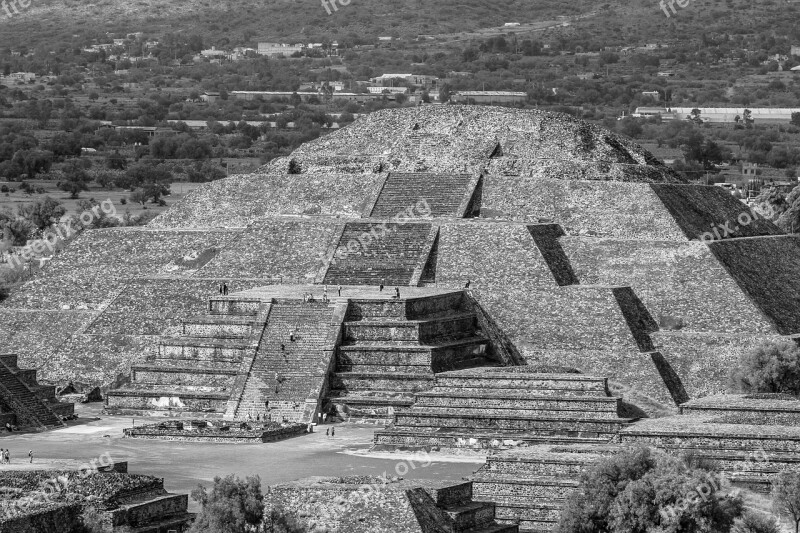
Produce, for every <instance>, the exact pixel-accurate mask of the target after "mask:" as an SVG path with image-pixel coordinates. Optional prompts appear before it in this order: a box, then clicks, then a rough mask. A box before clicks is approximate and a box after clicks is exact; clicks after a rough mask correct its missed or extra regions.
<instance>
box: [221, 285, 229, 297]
mask: <svg viewBox="0 0 800 533" xmlns="http://www.w3.org/2000/svg"><path fill="white" fill-rule="evenodd" d="M222 295H223V296H227V295H228V284H227V283H223V284H222Z"/></svg>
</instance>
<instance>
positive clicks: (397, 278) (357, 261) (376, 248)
mask: <svg viewBox="0 0 800 533" xmlns="http://www.w3.org/2000/svg"><path fill="white" fill-rule="evenodd" d="M412 205H413V204H412ZM383 226H384V225H382V224H380V223H366V222H349V223H347V224H345V227H344V231H343V232H342V236H341V237H340V238H339V242H338V244H337V246H336V251H335V252H334V254H333V260H332V261H331V264H330V265H329V266H328V270H327V272H326V273H325V277H324V279H323V283H325V284H327V285H380V284H384V285H387V286H409V285H412V284H414V283H412V280H413V278H414V274H415V273H416V272H418V271H421V269H422V267H423V266H424V265H425V262H426V261H427V259H428V254H429V252H430V245H429V243H428V241H429V235H430V233H431V229H432V228H431V224H424V223H411V222H409V223H404V224H399V223H387V224H385V228H386V231H385V232H384V230H383ZM367 236H369V237H367ZM359 239H361V240H359ZM360 242H363V244H359V243H360ZM353 243H355V244H353Z"/></svg>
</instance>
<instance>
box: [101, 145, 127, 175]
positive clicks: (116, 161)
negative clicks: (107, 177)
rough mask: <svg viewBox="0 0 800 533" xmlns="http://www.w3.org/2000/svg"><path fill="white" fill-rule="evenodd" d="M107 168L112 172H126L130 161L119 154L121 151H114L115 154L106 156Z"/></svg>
mask: <svg viewBox="0 0 800 533" xmlns="http://www.w3.org/2000/svg"><path fill="white" fill-rule="evenodd" d="M106 166H107V167H108V168H109V169H111V170H125V167H126V166H128V160H127V159H126V158H125V156H123V155H122V154H120V153H119V150H114V152H113V153H111V154H108V155H107V156H106Z"/></svg>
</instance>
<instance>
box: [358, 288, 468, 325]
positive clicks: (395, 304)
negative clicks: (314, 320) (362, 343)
mask: <svg viewBox="0 0 800 533" xmlns="http://www.w3.org/2000/svg"><path fill="white" fill-rule="evenodd" d="M385 290H386V291H387V297H388V296H390V295H391V294H392V292H391V288H387V289H385ZM401 296H402V293H401ZM468 310H469V305H468V303H467V299H466V297H465V295H464V292H463V291H455V292H448V293H444V294H435V295H430V296H424V297H412V298H401V299H399V300H397V299H393V298H387V299H374V298H372V299H370V298H354V299H351V300H350V306H349V307H348V309H347V320H348V321H355V320H364V319H369V318H394V319H396V320H419V319H422V318H433V317H435V316H446V315H449V314H453V313H457V312H464V311H468Z"/></svg>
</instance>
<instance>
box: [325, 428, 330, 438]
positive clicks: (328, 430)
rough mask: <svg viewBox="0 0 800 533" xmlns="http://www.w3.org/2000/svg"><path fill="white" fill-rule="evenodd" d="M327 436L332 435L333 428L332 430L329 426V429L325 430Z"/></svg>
mask: <svg viewBox="0 0 800 533" xmlns="http://www.w3.org/2000/svg"><path fill="white" fill-rule="evenodd" d="M325 436H326V437H330V436H331V430H330V428H328V429H326V430H325Z"/></svg>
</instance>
